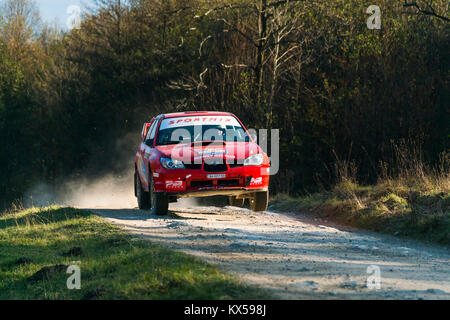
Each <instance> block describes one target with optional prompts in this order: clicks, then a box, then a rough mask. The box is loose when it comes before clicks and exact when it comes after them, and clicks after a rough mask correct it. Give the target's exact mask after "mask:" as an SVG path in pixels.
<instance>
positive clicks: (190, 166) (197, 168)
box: [184, 163, 202, 170]
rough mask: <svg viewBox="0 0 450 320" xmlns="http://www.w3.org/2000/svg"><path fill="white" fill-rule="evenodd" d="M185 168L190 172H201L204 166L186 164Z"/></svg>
mask: <svg viewBox="0 0 450 320" xmlns="http://www.w3.org/2000/svg"><path fill="white" fill-rule="evenodd" d="M184 167H185V168H186V169H189V170H200V169H201V168H202V164H201V163H200V164H195V163H189V164H186V163H185V164H184Z"/></svg>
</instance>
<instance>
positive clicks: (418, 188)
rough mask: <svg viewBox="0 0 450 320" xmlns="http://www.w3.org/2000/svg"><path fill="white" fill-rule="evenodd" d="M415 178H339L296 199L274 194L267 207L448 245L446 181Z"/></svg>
mask: <svg viewBox="0 0 450 320" xmlns="http://www.w3.org/2000/svg"><path fill="white" fill-rule="evenodd" d="M409 182H412V181H409ZM417 182H418V180H415V181H413V183H408V181H405V180H401V179H396V180H389V179H387V180H384V181H382V182H380V183H378V184H377V185H374V186H360V185H358V184H357V183H354V182H352V181H350V180H343V181H342V182H341V183H339V184H338V185H337V186H335V187H334V189H333V190H331V191H326V192H325V191H324V192H320V193H315V194H311V195H308V196H304V197H298V198H293V197H289V196H287V195H278V196H276V197H275V198H274V199H273V200H272V201H271V205H270V208H271V209H273V210H284V211H292V212H302V213H308V214H311V215H313V216H316V217H320V218H324V219H328V220H330V221H335V222H337V223H340V224H344V225H350V226H354V227H358V228H363V229H368V230H373V231H377V232H383V233H388V234H393V235H396V236H404V237H408V238H414V239H419V240H425V241H429V242H434V243H439V244H443V245H450V193H449V188H448V183H449V181H448V180H446V181H445V180H442V181H440V182H439V183H431V180H428V183H427V184H424V183H417ZM422 182H423V181H422Z"/></svg>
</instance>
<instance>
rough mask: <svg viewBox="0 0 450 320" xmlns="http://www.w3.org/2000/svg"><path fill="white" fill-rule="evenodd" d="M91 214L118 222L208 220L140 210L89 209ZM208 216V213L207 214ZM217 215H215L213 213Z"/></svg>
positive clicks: (175, 213)
mask: <svg viewBox="0 0 450 320" xmlns="http://www.w3.org/2000/svg"><path fill="white" fill-rule="evenodd" d="M85 210H88V211H90V212H93V213H95V214H98V215H100V216H103V217H107V218H112V219H117V220H143V221H145V220H149V219H154V220H187V219H189V220H206V219H205V218H196V217H182V216H180V215H178V214H177V210H169V212H168V213H167V215H165V216H158V215H156V214H153V213H152V212H150V211H146V210H140V209H137V208H135V209H99V208H94V209H88V208H86V209H85ZM202 214H205V213H202ZM206 214H207V213H206ZM211 214H215V213H211Z"/></svg>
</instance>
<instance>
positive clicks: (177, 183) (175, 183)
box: [166, 180, 185, 191]
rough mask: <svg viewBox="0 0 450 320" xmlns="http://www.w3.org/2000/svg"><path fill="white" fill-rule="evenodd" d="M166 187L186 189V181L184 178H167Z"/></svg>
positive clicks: (176, 189) (177, 189)
mask: <svg viewBox="0 0 450 320" xmlns="http://www.w3.org/2000/svg"><path fill="white" fill-rule="evenodd" d="M166 189H169V190H175V191H180V190H184V189H185V184H184V181H182V180H166Z"/></svg>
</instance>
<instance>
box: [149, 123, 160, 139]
mask: <svg viewBox="0 0 450 320" xmlns="http://www.w3.org/2000/svg"><path fill="white" fill-rule="evenodd" d="M158 122H159V119H155V122H154V123H153V124H154V125H153V126H152V128H151V129H150V130H149V131H150V139H155V134H156V127H157V126H158Z"/></svg>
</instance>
